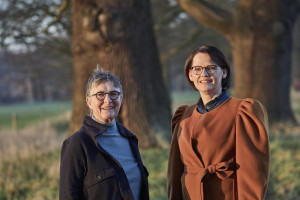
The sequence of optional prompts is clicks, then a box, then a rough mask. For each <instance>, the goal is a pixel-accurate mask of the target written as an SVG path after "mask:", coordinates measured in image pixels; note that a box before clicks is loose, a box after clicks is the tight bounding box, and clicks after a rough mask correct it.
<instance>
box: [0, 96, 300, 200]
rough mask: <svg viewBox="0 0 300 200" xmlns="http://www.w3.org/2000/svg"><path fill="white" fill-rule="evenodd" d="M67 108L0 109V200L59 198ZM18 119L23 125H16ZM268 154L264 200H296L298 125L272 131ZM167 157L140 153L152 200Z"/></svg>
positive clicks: (162, 182)
mask: <svg viewBox="0 0 300 200" xmlns="http://www.w3.org/2000/svg"><path fill="white" fill-rule="evenodd" d="M292 95H293V103H292V106H293V109H294V111H295V112H296V116H297V118H298V119H299V116H300V94H299V93H293V94H292ZM198 98H199V96H198V94H197V93H196V92H191V93H185V94H182V93H174V94H172V99H173V100H174V101H176V103H174V104H173V109H176V107H178V106H179V105H181V104H193V103H195V102H196V101H197V100H198ZM70 108H71V104H70V103H45V104H38V105H18V106H12V107H7V106H5V107H0V119H1V123H0V127H1V128H0V200H44V199H45V200H57V199H58V183H59V157H60V145H61V142H62V140H63V139H64V135H65V133H66V131H67V127H68V120H69V113H68V114H67V115H65V114H64V113H63V112H68V110H70ZM11 111H14V112H16V113H19V114H17V115H18V116H19V119H18V127H19V129H20V130H19V132H18V133H17V135H15V134H13V132H12V131H11V130H10V127H11V121H9V120H7V119H6V118H9V116H10V115H11ZM26 113H27V114H28V115H27V114H26ZM29 113H31V114H29ZM41 113H42V114H41ZM21 116H23V117H21ZM23 118H25V119H26V120H25V121H26V122H21V121H19V120H21V119H23ZM2 119H6V122H3V121H2ZM10 119H11V118H10ZM6 123H8V124H10V125H7V124H6ZM22 124H23V125H22ZM270 150H271V166H270V181H269V187H268V192H267V200H282V199H284V200H298V199H300V165H299V163H300V127H289V126H285V125H278V126H274V127H272V128H271V132H270ZM26 152H27V153H26ZM168 153H169V149H168V148H165V149H157V148H155V149H142V150H141V154H142V158H143V161H144V163H145V165H146V166H147V168H148V171H149V173H150V176H149V187H150V196H151V200H163V199H167V195H166V173H167V162H168ZM5 155H9V156H5ZM5 157H6V158H8V159H4V158H5Z"/></svg>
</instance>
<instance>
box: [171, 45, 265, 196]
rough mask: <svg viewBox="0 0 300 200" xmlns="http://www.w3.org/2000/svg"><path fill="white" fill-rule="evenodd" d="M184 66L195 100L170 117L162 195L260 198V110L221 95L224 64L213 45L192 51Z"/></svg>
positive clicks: (226, 82) (253, 102)
mask: <svg viewBox="0 0 300 200" xmlns="http://www.w3.org/2000/svg"><path fill="white" fill-rule="evenodd" d="M184 70H185V75H186V78H187V80H188V82H189V84H190V85H191V86H192V87H193V88H194V89H195V90H197V91H199V93H200V96H201V98H200V100H199V101H198V103H197V104H195V105H192V106H186V105H184V106H181V107H179V108H178V109H177V111H176V112H175V114H174V116H173V118H172V142H171V148H170V155H169V164H168V179H167V180H168V184H167V190H168V198H169V199H171V200H176V199H186V200H187V199H191V200H225V199H226V200H233V199H239V200H244V199H253V200H254V199H255V200H262V199H264V197H265V193H266V189H267V184H268V177H269V161H270V158H269V156H270V155H269V142H268V119H267V112H266V110H265V108H264V107H263V105H262V104H261V103H260V102H258V101H256V100H253V99H250V98H246V99H242V100H241V99H237V98H234V97H230V96H229V95H228V94H227V91H226V90H227V89H228V87H229V83H230V66H229V64H228V62H227V61H226V58H225V56H224V54H223V53H222V52H221V51H220V50H219V49H217V48H216V47H213V46H201V47H199V48H197V49H195V50H194V51H193V52H192V54H191V55H190V56H189V57H188V59H187V60H186V63H185V67H184Z"/></svg>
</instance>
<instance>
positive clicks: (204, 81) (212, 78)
mask: <svg viewBox="0 0 300 200" xmlns="http://www.w3.org/2000/svg"><path fill="white" fill-rule="evenodd" d="M208 65H216V63H215V62H214V61H213V60H212V59H211V58H210V56H209V55H208V54H207V53H197V54H196V55H195V56H194V58H193V62H192V65H191V67H194V66H202V67H206V66H208ZM226 76H227V70H226V69H222V68H221V67H219V66H218V67H217V69H216V72H215V73H213V74H208V73H207V72H206V71H205V70H202V72H201V74H200V75H196V74H194V73H193V72H192V69H190V70H189V79H190V80H191V81H192V82H193V83H194V85H195V87H196V88H197V89H198V91H199V92H200V95H201V97H202V98H203V99H208V100H212V99H214V98H215V97H217V96H219V95H220V94H221V93H222V79H224V78H226ZM204 103H205V102H204Z"/></svg>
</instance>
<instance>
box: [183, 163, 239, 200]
mask: <svg viewBox="0 0 300 200" xmlns="http://www.w3.org/2000/svg"><path fill="white" fill-rule="evenodd" d="M231 164H232V163H228V162H221V163H218V164H212V165H209V166H207V167H206V168H203V167H187V166H185V168H184V171H185V172H186V173H192V174H196V176H197V177H196V178H197V188H199V189H200V190H199V189H198V190H197V199H199V200H200V199H201V200H204V191H203V182H204V180H205V176H206V175H207V174H216V175H217V177H218V178H220V179H222V180H225V179H226V178H228V177H229V176H231V175H232V174H233V173H234V169H231V168H230V165H231Z"/></svg>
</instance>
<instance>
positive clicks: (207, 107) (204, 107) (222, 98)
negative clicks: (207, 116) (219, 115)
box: [197, 90, 229, 114]
mask: <svg viewBox="0 0 300 200" xmlns="http://www.w3.org/2000/svg"><path fill="white" fill-rule="evenodd" d="M228 98H229V95H228V94H227V91H226V90H223V91H222V94H221V95H219V96H217V97H216V98H214V99H213V100H211V101H209V102H208V103H207V104H205V105H203V101H202V98H200V99H199V101H198V103H197V111H198V112H200V113H201V114H204V113H206V112H209V111H212V110H213V109H215V108H217V107H218V106H219V105H221V104H222V103H223V102H224V101H226V100H227V99H228Z"/></svg>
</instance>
